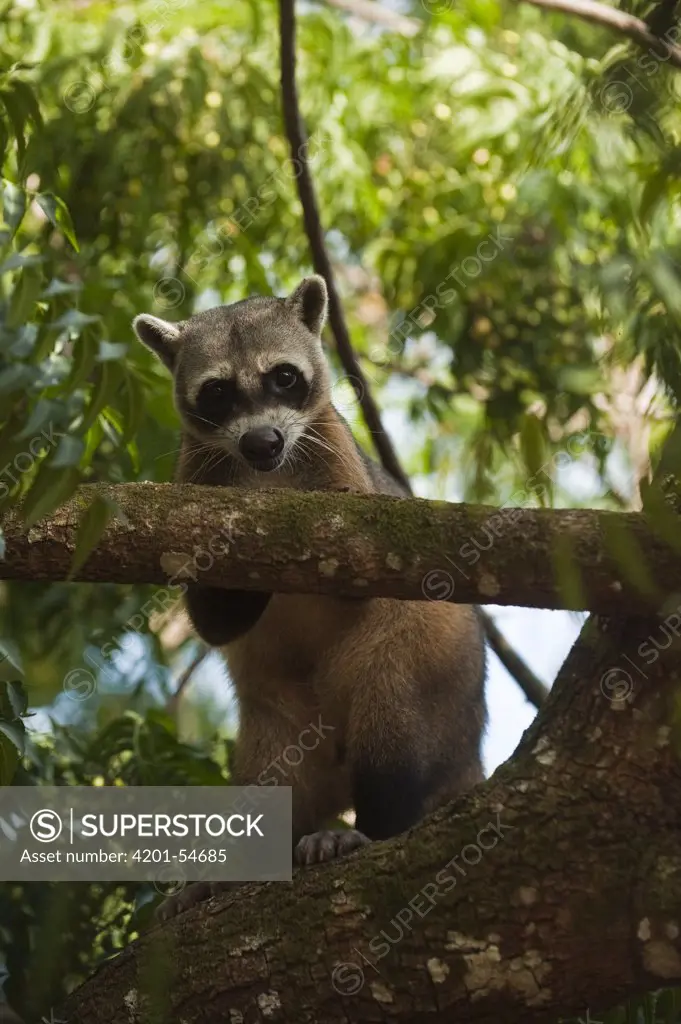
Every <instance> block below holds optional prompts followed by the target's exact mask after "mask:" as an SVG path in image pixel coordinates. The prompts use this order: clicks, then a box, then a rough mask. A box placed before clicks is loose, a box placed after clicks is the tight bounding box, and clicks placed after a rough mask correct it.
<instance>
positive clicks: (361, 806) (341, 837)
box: [295, 751, 428, 865]
mask: <svg viewBox="0 0 681 1024" xmlns="http://www.w3.org/2000/svg"><path fill="white" fill-rule="evenodd" d="M376 755H377V756H376V757H373V756H372V755H371V754H363V755H361V756H360V757H359V758H358V760H357V762H356V763H355V765H354V766H353V771H352V790H353V804H354V808H355V823H356V828H354V829H345V830H343V831H334V830H330V829H327V830H324V831H322V832H313V833H312V834H311V835H306V836H303V838H302V839H301V840H300V841H299V842H298V844H297V846H296V849H295V861H296V863H297V864H305V865H309V864H321V863H323V862H325V861H329V860H335V859H336V858H337V857H344V856H346V855H347V854H349V853H352V852H353V850H356V849H358V848H359V847H361V846H365V845H366V844H367V843H369V842H371V840H373V839H390V838H392V836H397V835H400V833H401V832H406V831H407V829H409V828H412V827H413V826H414V825H416V824H417V823H418V822H419V821H420V820H421V818H422V817H423V815H424V809H425V801H426V798H427V796H428V787H427V785H426V784H425V782H424V779H423V775H422V772H421V770H420V768H419V765H418V763H417V762H416V760H415V759H413V758H411V757H410V755H409V753H408V752H405V753H404V754H401V755H396V756H395V757H394V758H392V759H386V758H385V756H384V755H383V756H381V755H380V754H379V751H376Z"/></svg>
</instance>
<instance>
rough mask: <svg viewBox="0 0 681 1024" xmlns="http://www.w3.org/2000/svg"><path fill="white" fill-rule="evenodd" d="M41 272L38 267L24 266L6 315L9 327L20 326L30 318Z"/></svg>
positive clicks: (40, 281) (36, 296) (41, 278)
mask: <svg viewBox="0 0 681 1024" xmlns="http://www.w3.org/2000/svg"><path fill="white" fill-rule="evenodd" d="M42 282H43V274H42V270H41V268H40V267H24V269H23V270H22V271H21V275H20V278H19V284H18V286H17V287H16V289H15V291H14V294H13V295H12V301H11V304H10V308H9V315H8V317H7V324H8V326H9V327H20V326H21V325H22V324H25V323H26V322H27V321H28V320H30V319H31V314H32V313H33V308H34V306H35V304H36V302H37V301H38V297H39V295H40V292H41V289H42Z"/></svg>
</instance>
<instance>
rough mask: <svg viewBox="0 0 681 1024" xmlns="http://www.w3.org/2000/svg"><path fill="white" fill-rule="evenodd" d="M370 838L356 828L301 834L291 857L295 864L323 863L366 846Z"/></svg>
mask: <svg viewBox="0 0 681 1024" xmlns="http://www.w3.org/2000/svg"><path fill="white" fill-rule="evenodd" d="M370 842H371V840H370V839H368V838H367V837H366V836H365V835H364V833H363V832H358V831H357V829H355V828H351V829H344V830H343V831H341V832H332V831H331V830H325V831H324V832H313V833H312V835H309V836H303V838H302V839H301V840H300V841H299V843H298V845H297V846H296V848H295V851H294V854H293V859H294V861H295V863H296V864H299V865H305V866H308V865H310V864H323V863H325V862H326V861H329V860H336V859H337V858H338V857H345V856H347V854H348V853H352V852H353V850H357V849H359V847H360V846H366V844H367V843H370Z"/></svg>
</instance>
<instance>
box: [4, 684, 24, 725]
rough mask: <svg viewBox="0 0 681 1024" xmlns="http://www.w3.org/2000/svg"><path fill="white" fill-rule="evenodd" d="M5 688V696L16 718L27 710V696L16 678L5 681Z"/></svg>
mask: <svg viewBox="0 0 681 1024" xmlns="http://www.w3.org/2000/svg"><path fill="white" fill-rule="evenodd" d="M5 689H6V691H7V698H8V700H9V703H10V705H11V707H12V711H13V712H14V714H15V716H16V717H17V718H20V717H21V716H22V715H25V714H26V712H27V710H28V696H27V695H26V691H25V690H24V687H23V685H22V683H20V682H18V681H17V680H12V682H7V683H5Z"/></svg>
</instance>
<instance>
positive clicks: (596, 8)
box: [514, 0, 681, 68]
mask: <svg viewBox="0 0 681 1024" xmlns="http://www.w3.org/2000/svg"><path fill="white" fill-rule="evenodd" d="M514 3H516V4H518V3H528V4H532V6H533V7H541V8H543V9H544V10H549V11H559V12H560V13H561V14H569V15H572V16H574V17H577V18H581V19H582V20H583V21H589V22H591V24H592V25H600V26H601V27H602V28H607V29H611V30H613V31H615V32H618V33H619V34H620V35H621V36H626V37H627V39H631V41H632V42H634V43H636V45H637V46H639V47H641V49H643V50H652V51H653V53H655V54H657V55H658V56H659V57H660V58H661V59H662V60H668V61H669V62H670V63H671V64H673V65H674V66H675V67H677V68H681V47H678V46H675V45H674V43H669V42H667V40H666V39H663V38H661V37H660V36H656V35H655V34H654V33H653V32H651V31H650V29H649V27H648V26H647V25H646V23H645V21H642V19H641V18H635V17H634V15H633V14H627V13H626V12H625V11H620V10H618V8H616V7H609V6H608V5H607V4H601V3H598V2H597V0H514Z"/></svg>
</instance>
